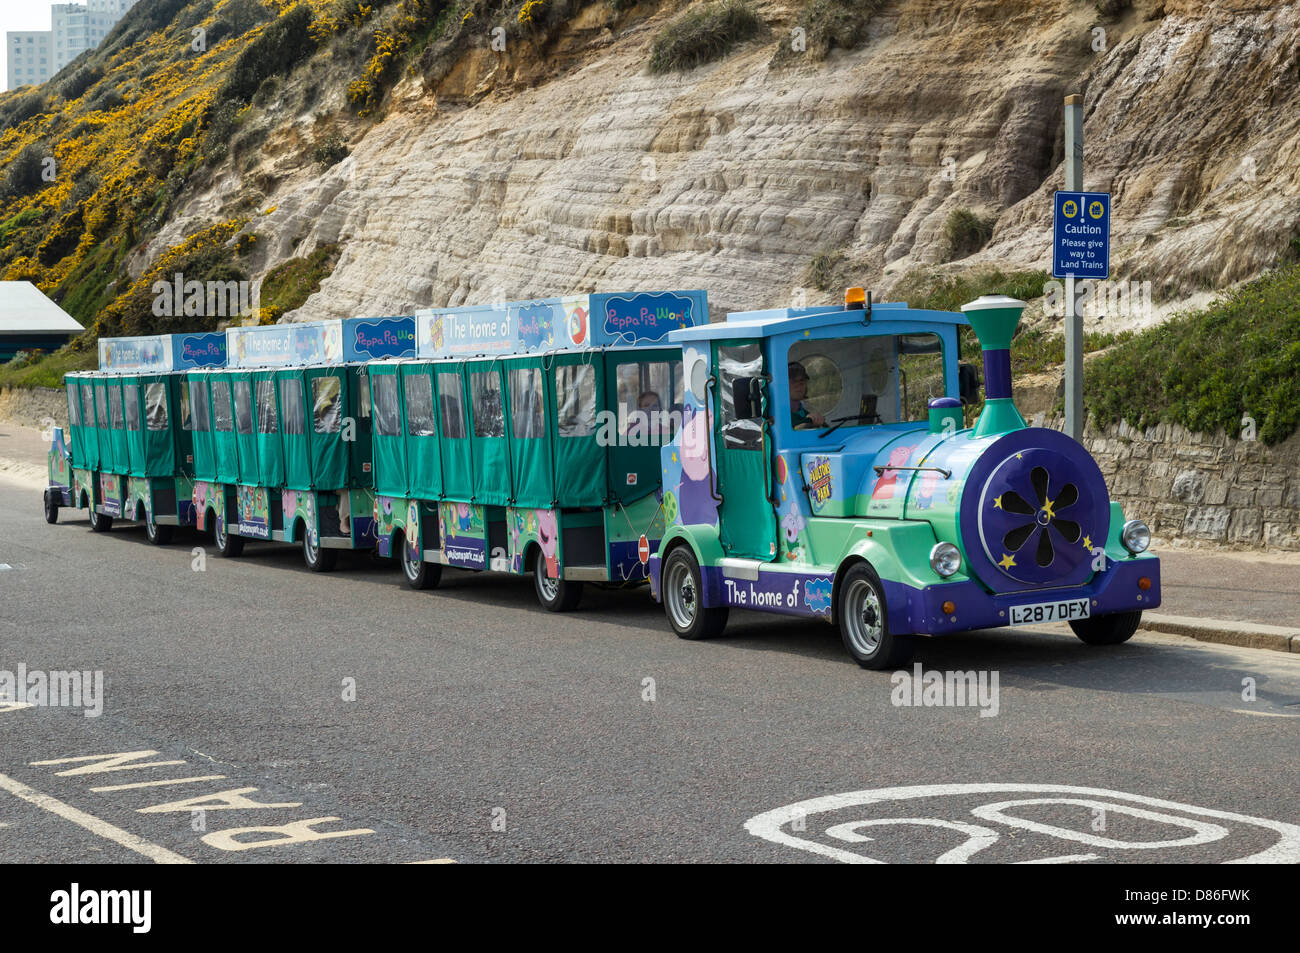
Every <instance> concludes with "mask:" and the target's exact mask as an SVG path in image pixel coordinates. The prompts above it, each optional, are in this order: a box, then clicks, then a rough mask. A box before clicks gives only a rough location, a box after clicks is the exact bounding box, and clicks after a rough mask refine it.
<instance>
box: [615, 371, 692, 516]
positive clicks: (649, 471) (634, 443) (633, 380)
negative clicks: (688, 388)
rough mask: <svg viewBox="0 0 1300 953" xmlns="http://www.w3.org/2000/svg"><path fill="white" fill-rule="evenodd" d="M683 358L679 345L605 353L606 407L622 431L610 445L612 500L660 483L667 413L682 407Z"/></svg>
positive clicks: (626, 500)
mask: <svg viewBox="0 0 1300 953" xmlns="http://www.w3.org/2000/svg"><path fill="white" fill-rule="evenodd" d="M681 363H682V354H681V351H680V350H678V349H676V348H664V349H648V348H636V349H635V350H621V351H608V352H606V354H605V405H604V407H605V409H606V410H609V411H610V412H611V413H613V414H615V415H616V417H615V419H616V420H617V431H618V432H617V433H616V434H610V435H609V436H610V439H609V446H608V448H607V450H608V457H609V484H608V486H609V493H608V499H609V500H611V501H613V500H617V501H619V502H622V503H630V502H632V501H634V500H639V499H641V498H642V497H643V496H646V495H647V494H649V493H652V492H654V490H655V489H656V488H658V486H659V483H660V476H661V471H660V461H659V450H660V447H661V445H662V444H663V443H666V442H667V441H668V440H669V439H670V438H671V435H672V434H671V427H669V428H668V429H665V428H664V417H663V415H664V414H665V413H672V412H673V411H676V412H677V413H678V414H679V415H680V412H681V405H682V377H681ZM653 414H658V416H657V417H655V416H652V415H653ZM678 419H680V417H679V418H678Z"/></svg>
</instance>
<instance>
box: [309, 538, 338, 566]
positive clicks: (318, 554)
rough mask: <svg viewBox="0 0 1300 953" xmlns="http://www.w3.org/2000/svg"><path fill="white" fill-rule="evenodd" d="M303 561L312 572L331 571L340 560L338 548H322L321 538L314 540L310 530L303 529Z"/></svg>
mask: <svg viewBox="0 0 1300 953" xmlns="http://www.w3.org/2000/svg"><path fill="white" fill-rule="evenodd" d="M302 561H303V562H305V563H306V564H307V568H308V569H310V570H311V571H312V572H331V571H332V570H333V569H334V566H335V565H336V564H337V563H338V561H339V554H338V550H336V549H322V548H321V545H320V542H319V540H317V541H316V542H312V534H311V531H310V530H303V534H302Z"/></svg>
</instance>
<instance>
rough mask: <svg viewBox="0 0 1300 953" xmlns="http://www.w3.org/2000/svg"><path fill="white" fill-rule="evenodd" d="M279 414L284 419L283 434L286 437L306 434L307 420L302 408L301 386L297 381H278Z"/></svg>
mask: <svg viewBox="0 0 1300 953" xmlns="http://www.w3.org/2000/svg"><path fill="white" fill-rule="evenodd" d="M280 414H281V415H282V416H283V417H284V432H285V433H286V434H287V435H288V436H291V437H297V436H301V435H302V434H304V433H306V427H307V418H306V416H305V412H304V410H303V406H302V386H301V384H300V383H299V382H298V381H296V380H293V379H289V380H283V381H280Z"/></svg>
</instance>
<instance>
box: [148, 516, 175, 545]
mask: <svg viewBox="0 0 1300 953" xmlns="http://www.w3.org/2000/svg"><path fill="white" fill-rule="evenodd" d="M144 535H145V538H146V539H148V540H149V542H151V543H153V545H155V546H166V545H167V544H168V543H170V542H171V541H172V528H171V527H170V526H159V525H158V524H157V523H156V522H154V518H153V515H152V514H151V513H145V514H144Z"/></svg>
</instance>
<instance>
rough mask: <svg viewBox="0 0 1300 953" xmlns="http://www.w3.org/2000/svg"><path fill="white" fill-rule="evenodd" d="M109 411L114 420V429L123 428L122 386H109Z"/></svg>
mask: <svg viewBox="0 0 1300 953" xmlns="http://www.w3.org/2000/svg"><path fill="white" fill-rule="evenodd" d="M108 413H109V416H110V417H111V418H112V421H113V429H114V430H121V429H122V388H120V387H112V386H110V387H109V388H108Z"/></svg>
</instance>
